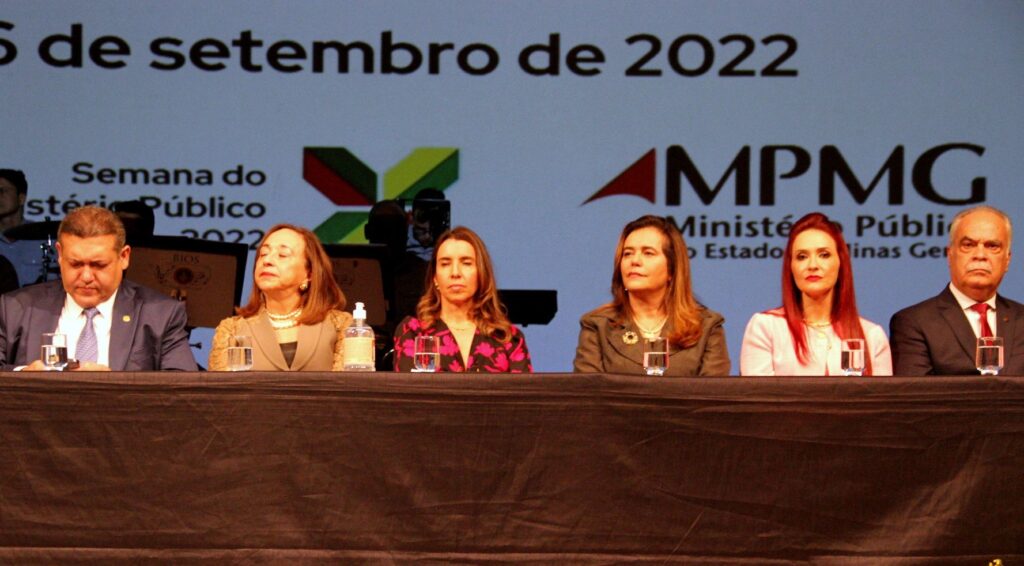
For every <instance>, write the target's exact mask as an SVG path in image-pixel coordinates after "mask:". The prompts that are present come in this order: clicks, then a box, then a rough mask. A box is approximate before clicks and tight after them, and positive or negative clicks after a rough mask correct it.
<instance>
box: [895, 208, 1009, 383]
mask: <svg viewBox="0 0 1024 566" xmlns="http://www.w3.org/2000/svg"><path fill="white" fill-rule="evenodd" d="M1011 238H1012V226H1011V224H1010V218H1009V217H1008V216H1006V214H1005V213H1003V212H1002V211H1000V210H998V209H996V208H992V207H990V206H979V207H975V208H970V209H968V210H965V211H963V212H961V213H960V214H957V215H956V217H955V218H954V219H953V222H952V224H950V237H949V247H947V248H946V254H947V256H948V259H949V276H950V284H949V286H948V287H947V288H946V289H943V291H942V292H941V293H939V295H938V296H937V297H933V298H931V299H928V300H926V301H924V302H921V303H918V304H916V305H914V306H912V307H907V308H905V309H903V310H901V311H900V312H898V313H896V314H895V315H893V317H892V320H891V321H890V322H889V333H890V344H891V346H892V357H893V373H894V374H895V375H971V374H977V373H978V370H977V369H976V367H975V361H974V352H975V346H976V344H977V339H978V338H979V337H983V336H1001V337H1002V338H1003V348H1004V351H1003V359H1004V365H1003V369H1002V371H1001V372H1000V373H1002V374H1005V375H1024V327H1022V325H1024V305H1021V304H1020V303H1018V302H1015V301H1011V300H1009V299H1007V298H1005V297H1001V296H999V295H998V294H997V293H996V291H997V290H998V289H999V283H1000V282H1002V280H1003V276H1004V275H1006V272H1007V270H1008V269H1009V268H1010V243H1011Z"/></svg>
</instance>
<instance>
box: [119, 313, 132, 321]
mask: <svg viewBox="0 0 1024 566" xmlns="http://www.w3.org/2000/svg"><path fill="white" fill-rule="evenodd" d="M121 320H122V321H123V322H131V321H132V317H130V316H128V315H124V316H122V317H121Z"/></svg>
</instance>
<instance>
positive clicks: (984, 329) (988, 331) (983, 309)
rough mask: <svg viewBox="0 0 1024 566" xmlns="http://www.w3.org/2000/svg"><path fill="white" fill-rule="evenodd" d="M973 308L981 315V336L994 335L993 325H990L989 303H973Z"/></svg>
mask: <svg viewBox="0 0 1024 566" xmlns="http://www.w3.org/2000/svg"><path fill="white" fill-rule="evenodd" d="M971 310H973V311H974V312H976V313H978V314H979V315H980V316H981V337H982V338H985V337H986V336H992V327H990V326H989V325H988V304H987V303H977V304H974V305H971Z"/></svg>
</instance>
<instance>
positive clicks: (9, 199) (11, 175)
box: [0, 169, 44, 290]
mask: <svg viewBox="0 0 1024 566" xmlns="http://www.w3.org/2000/svg"><path fill="white" fill-rule="evenodd" d="M27 198H28V180H27V179H25V174H24V173H23V172H21V171H19V170H17V169H0V256H3V257H5V258H7V260H8V261H9V262H10V264H11V266H13V268H14V271H15V272H16V273H17V275H18V286H21V287H24V286H25V285H31V284H33V283H38V282H40V281H42V280H43V279H44V275H43V273H42V262H41V259H40V258H41V256H42V249H41V248H40V242H38V241H33V240H28V239H22V240H19V239H16V238H12V237H10V236H7V235H5V233H6V232H7V231H8V230H11V229H12V228H17V227H18V226H21V225H22V224H24V223H25V200H26V199H27ZM8 275H9V271H8ZM7 287H10V285H9V284H8V285H7ZM15 288H17V287H15ZM8 290H10V289H8Z"/></svg>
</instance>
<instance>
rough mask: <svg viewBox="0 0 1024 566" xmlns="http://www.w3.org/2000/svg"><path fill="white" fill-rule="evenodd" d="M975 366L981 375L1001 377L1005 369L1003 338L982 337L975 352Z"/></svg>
mask: <svg viewBox="0 0 1024 566" xmlns="http://www.w3.org/2000/svg"><path fill="white" fill-rule="evenodd" d="M974 364H975V366H977V368H978V371H980V372H981V375H999V370H1001V369H1003V337H1002V336H982V337H981V338H978V347H977V349H976V350H975V351H974Z"/></svg>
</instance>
